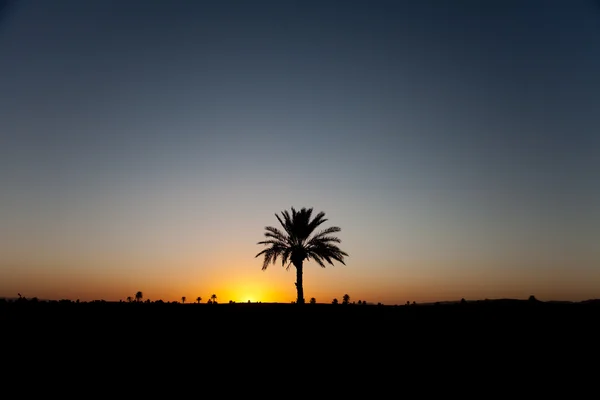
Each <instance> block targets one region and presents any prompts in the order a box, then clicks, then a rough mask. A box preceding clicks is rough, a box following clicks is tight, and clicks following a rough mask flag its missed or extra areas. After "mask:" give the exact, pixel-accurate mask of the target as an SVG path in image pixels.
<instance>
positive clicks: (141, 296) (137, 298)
mask: <svg viewBox="0 0 600 400" xmlns="http://www.w3.org/2000/svg"><path fill="white" fill-rule="evenodd" d="M143 298H144V295H143V294H142V292H137V293H136V294H135V301H137V302H140V301H142V299H143Z"/></svg>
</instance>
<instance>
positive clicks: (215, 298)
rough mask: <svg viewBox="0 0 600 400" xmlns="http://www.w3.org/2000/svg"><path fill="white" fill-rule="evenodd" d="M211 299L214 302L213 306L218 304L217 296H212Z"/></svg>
mask: <svg viewBox="0 0 600 400" xmlns="http://www.w3.org/2000/svg"><path fill="white" fill-rule="evenodd" d="M210 299H211V300H212V302H213V304H217V295H216V294H213V295H212V296H210Z"/></svg>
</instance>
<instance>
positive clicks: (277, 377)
mask: <svg viewBox="0 0 600 400" xmlns="http://www.w3.org/2000/svg"><path fill="white" fill-rule="evenodd" d="M0 329H1V330H0V332H1V334H2V346H3V347H2V348H3V354H2V355H3V357H4V358H3V359H2V362H3V365H4V366H11V368H10V370H11V371H28V372H27V374H35V376H36V377H38V376H39V375H40V371H42V376H46V377H52V382H61V381H60V380H59V381H56V380H55V376H57V375H58V376H63V377H65V378H66V377H69V379H70V380H71V381H76V380H77V379H88V380H89V379H92V380H93V383H92V386H93V387H99V388H100V387H106V388H110V390H111V391H119V390H120V389H116V385H117V382H120V383H118V384H119V385H120V384H121V383H123V382H122V379H127V381H126V382H125V383H124V384H126V385H129V386H132V385H133V386H135V388H136V390H137V388H143V389H144V390H148V389H149V388H150V389H151V390H154V389H152V388H154V387H155V386H153V385H157V386H156V387H159V386H161V385H163V386H168V387H169V388H170V389H168V390H175V389H173V388H180V387H181V388H183V387H185V388H186V390H199V389H198V387H199V385H200V386H202V387H203V388H212V389H211V390H213V389H214V390H216V389H215V388H216V387H217V386H218V388H219V389H218V390H220V391H222V394H223V395H226V394H227V393H230V394H231V393H233V392H236V391H237V392H239V391H242V392H246V393H262V391H263V390H265V389H266V388H267V386H264V384H263V383H260V382H262V380H265V381H268V380H273V381H275V382H274V383H270V384H269V385H273V384H276V382H280V381H281V380H282V379H284V380H285V379H287V380H289V381H293V382H295V383H294V385H296V386H294V388H293V389H290V387H289V386H288V387H287V389H281V390H283V392H281V391H280V389H277V390H278V393H284V394H286V395H293V396H292V397H294V396H296V395H298V396H300V393H301V391H302V390H308V389H307V388H308V387H313V386H315V385H317V386H319V385H325V386H323V387H326V388H327V390H329V391H330V392H328V393H330V394H329V395H327V394H326V393H321V395H320V396H318V397H340V396H341V395H342V393H344V394H345V395H348V394H349V395H351V397H353V398H354V397H362V398H374V397H382V396H388V395H387V394H386V393H389V391H390V390H400V388H402V390H401V391H402V393H405V391H407V393H408V392H410V393H416V392H415V390H416V391H418V392H419V393H421V394H422V395H423V396H427V395H429V397H431V396H433V395H434V394H439V393H445V394H444V395H443V396H444V397H449V396H450V395H451V396H452V397H454V396H456V395H458V394H461V393H463V392H464V391H470V392H472V393H473V392H474V393H475V395H476V396H475V397H473V398H481V397H480V394H481V393H483V392H485V393H486V395H482V397H483V398H495V397H498V396H500V393H502V392H503V391H504V392H508V395H507V396H508V397H514V396H516V394H518V395H519V397H523V396H525V395H535V396H537V397H539V395H541V394H542V393H550V394H553V395H556V394H559V393H563V395H564V396H566V397H568V398H573V396H575V393H576V392H577V390H575V389H582V388H583V387H584V386H585V384H586V382H587V384H590V383H593V382H596V379H597V372H598V367H597V364H596V363H597V359H598V358H597V357H598V355H599V351H598V349H599V342H600V341H599V339H600V302H598V301H593V302H586V303H567V304H558V303H544V302H538V301H512V300H511V301H481V302H473V303H466V304H460V303H457V304H440V305H427V306H426V305H410V306H377V305H331V304H315V305H311V304H306V305H303V306H298V305H294V304H239V303H238V304H157V303H150V304H145V303H140V304H137V303H106V302H91V303H79V304H77V303H73V302H63V303H61V302H53V303H47V302H37V303H35V302H12V303H6V302H4V303H2V302H0ZM298 372H301V375H298V374H297V373H298ZM138 376H139V377H141V378H138ZM224 376H227V377H228V378H227V379H228V380H227V384H226V385H225V386H223V385H222V381H221V380H220V379H221V378H223V377H224ZM300 376H302V377H303V378H302V379H301V382H300V383H298V382H299V381H298V379H300ZM449 376H452V378H451V379H450V382H451V385H454V386H446V384H444V385H442V384H441V383H440V382H444V381H445V380H446V379H447V378H448V377H449ZM124 377H126V378H124ZM133 377H136V378H135V379H134V378H133ZM246 378H248V379H249V380H250V383H248V381H246V383H245V384H244V385H242V384H241V382H242V381H244V379H246ZM36 379H37V378H36ZM132 379H133V380H132ZM140 379H141V380H140ZM484 381H486V382H488V383H487V384H486V385H485V387H486V388H485V389H483V386H482V385H483V383H482V382H484ZM6 382H9V380H8V378H7V380H6ZM167 382H168V385H167ZM173 382H175V383H173ZM219 382H221V383H219ZM134 384H135V385H134ZM257 385H258V386H257ZM298 385H299V386H298ZM365 385H367V386H368V390H369V391H370V392H360V393H362V394H360V393H359V392H358V391H359V388H362V389H360V390H366V389H364V387H365ZM524 385H525V386H524ZM37 387H40V388H41V387H42V386H39V385H38V386H37ZM61 387H62V386H61ZM119 387H120V386H119ZM320 387H321V386H319V388H320ZM525 387H526V388H527V390H525V389H524V388H525ZM559 387H562V388H566V389H565V390H567V392H560V391H559V389H558V388H559ZM409 388H410V389H409ZM384 389H385V390H384ZM61 390H62V389H61ZM157 390H158V389H157ZM203 390H204V389H203ZM273 390H274V389H273ZM310 390H311V393H315V392H314V390H325V389H314V388H313V389H310ZM517 390H518V392H517ZM582 390H583V389H582ZM378 391H380V392H378ZM319 393H320V392H319ZM405 394H406V393H405ZM487 394H489V396H488V395H487ZM157 395H158V394H157ZM173 396H174V395H173V393H167V394H166V395H161V396H160V397H165V398H171V397H173ZM307 396H308V397H314V396H313V395H310V394H307ZM436 396H437V395H436ZM438 397H439V396H438ZM503 397H506V396H503ZM575 397H577V396H575Z"/></svg>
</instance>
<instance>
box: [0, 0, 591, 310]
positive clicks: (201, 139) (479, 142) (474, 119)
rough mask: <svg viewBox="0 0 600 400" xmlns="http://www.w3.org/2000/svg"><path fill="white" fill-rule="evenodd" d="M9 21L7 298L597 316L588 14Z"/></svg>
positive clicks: (519, 9)
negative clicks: (300, 250) (435, 306)
mask: <svg viewBox="0 0 600 400" xmlns="http://www.w3.org/2000/svg"><path fill="white" fill-rule="evenodd" d="M0 5H1V6H3V7H2V8H1V10H0V185H1V186H0V187H1V189H0V297H2V296H6V297H16V295H17V293H18V292H20V293H22V294H23V295H25V296H26V297H33V296H37V297H39V298H46V299H61V298H69V299H73V300H74V299H77V298H79V299H81V300H92V299H106V300H119V299H125V298H126V297H127V296H133V295H134V294H135V292H136V291H138V290H140V291H142V292H143V293H144V297H145V298H150V299H152V300H156V299H163V300H165V301H166V300H179V299H180V298H181V296H186V297H187V298H188V299H189V300H191V299H195V298H196V297H197V296H202V297H203V298H204V299H205V300H206V299H208V298H209V296H210V295H211V294H212V293H215V294H217V296H218V298H219V299H220V300H221V301H222V302H223V301H228V300H230V299H231V300H235V301H247V300H249V299H250V300H253V301H256V300H261V301H263V302H267V301H278V302H289V301H292V300H294V299H295V296H296V292H295V287H294V281H295V273H294V271H293V270H292V269H290V271H286V270H285V269H284V268H282V267H281V266H280V264H278V265H272V266H270V267H269V269H268V270H267V271H264V272H263V271H261V266H262V260H261V259H257V258H254V256H255V255H256V254H257V253H258V252H259V251H260V250H262V247H261V246H259V245H257V242H258V241H260V240H262V239H263V233H264V227H265V226H267V225H272V226H277V224H278V222H277V220H276V218H275V216H274V214H275V213H276V212H281V211H282V210H285V209H289V208H290V207H292V206H294V207H296V208H301V207H314V209H315V210H316V211H324V212H325V213H326V216H327V218H328V219H329V220H328V222H326V224H325V225H326V226H331V225H334V226H339V227H340V228H341V229H342V231H341V233H340V234H339V237H340V238H341V239H342V243H341V245H340V247H341V248H342V249H343V250H345V251H346V252H348V253H349V255H350V256H349V258H348V259H347V265H346V266H342V265H336V266H334V267H328V268H326V269H322V268H320V267H319V266H318V265H317V264H315V263H314V262H309V263H308V264H305V265H306V268H305V272H304V285H305V296H306V298H307V299H308V298H310V297H316V299H317V301H318V302H330V301H331V299H333V298H334V297H337V298H338V299H341V297H342V296H343V294H344V293H348V294H350V296H351V300H359V299H364V300H367V301H370V302H383V303H385V304H402V303H404V302H406V301H407V300H410V301H417V302H429V301H442V300H456V299H460V298H462V297H464V298H466V299H483V298H501V297H511V298H527V297H528V296H529V295H531V294H533V295H535V296H536V297H537V298H538V299H541V300H584V299H589V298H599V297H600V250H599V248H600V246H599V245H598V243H599V241H600V4H599V3H598V2H595V1H570V0H563V1H551V0H540V1H526V0H518V1H517V0H491V1H476V0H470V1H469V0H461V1H442V0H440V1H428V0H406V1H403V0H397V1H392V0H388V1H372V0H369V1H367V0H364V1H342V0H340V1H327V0H318V1H317V0H314V1H313V0H305V1H300V0H298V1H286V0H273V1H263V0H253V1H233V0H212V1H208V0H203V1H192V0H189V1H183V0H168V1H167V0H163V1H158V0H156V1H150V0H110V1H108V0H103V1H99V0H86V1H81V0H53V1H42V0H37V1H34V0H29V1H28V0H19V1H8V2H7V1H5V0H3V1H0Z"/></svg>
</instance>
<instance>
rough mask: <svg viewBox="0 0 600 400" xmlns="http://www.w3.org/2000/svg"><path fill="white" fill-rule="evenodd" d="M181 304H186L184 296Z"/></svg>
mask: <svg viewBox="0 0 600 400" xmlns="http://www.w3.org/2000/svg"><path fill="white" fill-rule="evenodd" d="M181 302H182V303H183V304H185V296H183V297H182V298H181Z"/></svg>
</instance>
